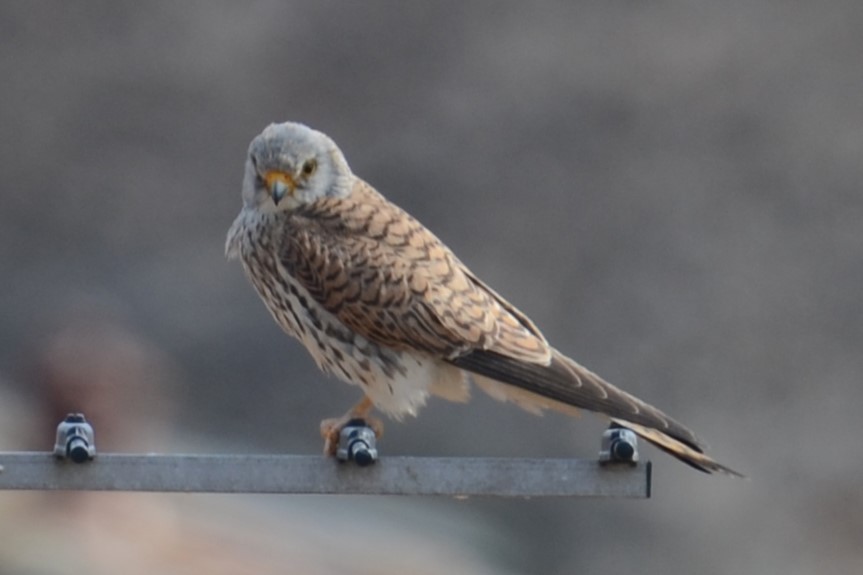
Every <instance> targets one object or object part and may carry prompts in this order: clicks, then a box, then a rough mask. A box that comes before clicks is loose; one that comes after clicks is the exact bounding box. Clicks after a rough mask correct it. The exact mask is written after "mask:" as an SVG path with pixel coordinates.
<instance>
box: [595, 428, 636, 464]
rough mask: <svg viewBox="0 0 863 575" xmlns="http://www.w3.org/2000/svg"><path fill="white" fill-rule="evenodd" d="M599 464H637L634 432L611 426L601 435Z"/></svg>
mask: <svg viewBox="0 0 863 575" xmlns="http://www.w3.org/2000/svg"><path fill="white" fill-rule="evenodd" d="M599 462H600V463H629V464H631V465H635V464H636V463H638V437H637V436H636V435H635V432H634V431H632V430H630V429H626V428H625V427H621V426H619V425H617V424H612V425H611V427H609V428H608V429H606V430H605V432H604V433H603V434H602V447H601V448H600V450H599Z"/></svg>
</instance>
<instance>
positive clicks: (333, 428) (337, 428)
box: [321, 410, 384, 456]
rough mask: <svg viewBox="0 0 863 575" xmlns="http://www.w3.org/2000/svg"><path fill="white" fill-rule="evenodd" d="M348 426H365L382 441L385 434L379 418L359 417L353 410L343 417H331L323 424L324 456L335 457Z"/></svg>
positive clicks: (382, 423)
mask: <svg viewBox="0 0 863 575" xmlns="http://www.w3.org/2000/svg"><path fill="white" fill-rule="evenodd" d="M348 425H365V426H367V427H370V428H371V430H372V431H374V433H375V437H376V438H378V439H380V438H381V437H382V436H383V434H384V422H383V421H381V420H380V419H378V418H377V417H371V416H369V415H367V414H366V415H362V416H360V415H358V414H357V413H354V411H353V410H351V411H349V412H348V413H346V414H344V415H343V416H341V417H331V418H329V419H325V420H323V421H322V422H321V437H323V438H324V455H328V456H334V455H335V454H336V451H337V450H338V448H339V439H340V437H341V433H342V430H343V429H344V428H345V427H347V426H348Z"/></svg>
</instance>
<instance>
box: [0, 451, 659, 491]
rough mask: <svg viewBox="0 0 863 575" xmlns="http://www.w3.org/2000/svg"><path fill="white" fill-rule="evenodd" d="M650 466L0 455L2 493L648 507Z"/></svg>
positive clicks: (524, 461)
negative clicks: (615, 502) (531, 500)
mask: <svg viewBox="0 0 863 575" xmlns="http://www.w3.org/2000/svg"><path fill="white" fill-rule="evenodd" d="M650 475H651V473H650V463H649V462H648V463H639V464H637V465H634V466H631V465H627V464H617V465H600V464H599V463H598V462H597V461H595V460H585V459H507V458H459V457H440V458H436V457H381V458H380V460H379V461H378V462H377V463H375V464H374V465H370V466H368V467H358V466H357V465H354V464H352V463H339V462H338V461H336V460H335V459H334V458H324V457H321V456H314V455H168V454H140V455H133V454H119V453H100V454H99V455H97V456H96V458H95V459H94V460H93V461H90V462H87V463H81V464H78V463H73V462H71V461H69V460H64V459H57V458H56V457H55V456H54V455H53V454H51V453H24V452H21V453H0V490H4V489H24V490H79V491H171V492H210V493H297V494H300V493H303V494H365V495H445V496H455V497H460V496H496V497H629V498H646V497H650Z"/></svg>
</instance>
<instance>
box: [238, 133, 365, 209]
mask: <svg viewBox="0 0 863 575" xmlns="http://www.w3.org/2000/svg"><path fill="white" fill-rule="evenodd" d="M353 179H354V176H353V174H352V173H351V169H350V167H348V163H347V162H346V161H345V158H344V156H343V155H342V152H341V150H339V148H338V146H336V144H335V142H333V141H332V140H331V139H330V138H329V137H327V136H326V135H325V134H322V133H321V132H318V131H316V130H313V129H311V128H309V127H308V126H304V125H303V124H296V123H293V122H285V123H284V124H270V125H269V126H267V127H266V128H265V129H264V131H263V132H261V133H260V134H259V135H258V136H257V137H256V138H255V139H254V140H252V143H251V145H250V146H249V155H248V158H247V160H246V174H245V178H244V180H243V202H244V203H245V205H246V206H247V207H249V208H253V209H258V210H261V211H265V212H274V211H284V210H293V209H296V208H298V207H300V206H302V205H305V204H309V203H311V202H314V201H316V200H319V199H322V198H332V197H346V196H347V195H348V194H350V192H351V187H352V185H353Z"/></svg>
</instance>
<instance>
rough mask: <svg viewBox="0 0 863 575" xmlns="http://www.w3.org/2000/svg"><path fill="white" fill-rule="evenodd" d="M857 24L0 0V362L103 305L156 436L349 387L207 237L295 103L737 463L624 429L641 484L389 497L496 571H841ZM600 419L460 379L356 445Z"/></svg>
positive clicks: (813, 13)
mask: <svg viewBox="0 0 863 575" xmlns="http://www.w3.org/2000/svg"><path fill="white" fill-rule="evenodd" d="M861 25H863V4H861V3H859V2H857V1H851V0H849V1H842V0H833V1H830V2H820V3H809V2H781V3H778V2H769V1H766V0H755V1H753V0H748V1H731V2H723V3H708V2H691V3H676V2H595V3H567V2H560V3H526V2H523V3H518V2H512V3H502V2H498V3H492V2H476V3H459V2H441V3H434V4H431V3H429V4H427V5H419V4H408V3H399V2H373V3H349V2H275V1H259V2H243V3H240V2H237V3H229V2H197V3H195V2H192V3H170V2H154V3H133V2H91V3H81V4H74V5H73V4H72V3H65V2H54V3H40V2H28V3H23V2H21V3H5V4H4V5H3V7H2V8H0V79H2V81H0V130H2V131H0V173H2V179H3V185H2V189H0V202H2V204H0V277H2V286H3V287H2V290H0V293H1V294H2V295H1V296H0V372H2V373H5V374H6V375H7V376H8V377H9V378H11V379H12V380H13V381H17V382H18V383H13V385H15V386H17V388H18V389H19V391H23V392H24V393H26V392H27V390H26V385H25V384H24V383H22V378H21V377H20V376H16V374H17V373H20V364H21V362H22V355H23V354H24V353H25V352H26V349H27V345H33V344H34V342H38V341H39V339H40V338H41V337H44V334H45V333H47V331H48V330H50V329H51V327H50V326H51V325H53V324H54V323H56V322H58V321H62V320H63V318H64V317H65V316H66V315H70V314H71V315H74V314H75V313H79V311H80V309H82V308H86V309H88V310H100V311H99V312H98V313H103V312H104V313H107V314H111V315H113V316H115V317H122V318H123V320H124V321H125V322H127V323H128V325H130V326H132V328H133V329H135V330H137V331H138V332H140V333H142V334H144V335H145V336H146V337H148V338H150V340H151V341H153V342H156V344H157V345H158V346H159V347H160V348H161V349H162V350H163V351H164V352H165V353H166V354H168V355H170V357H171V358H172V361H173V362H174V364H175V365H176V366H177V368H178V371H179V373H180V374H181V375H180V377H179V378H178V383H177V384H176V386H175V387H174V389H173V390H172V391H173V393H174V397H175V401H176V408H175V412H176V414H175V416H176V418H177V420H178V425H179V426H180V432H178V435H183V433H187V434H189V435H196V436H210V437H214V438H217V439H218V441H219V442H220V444H221V445H231V446H233V447H234V448H236V449H240V450H243V451H248V452H253V451H260V452H264V451H269V452H283V451H286V452H302V453H313V452H315V451H317V450H318V449H319V448H320V440H319V437H318V434H317V425H318V422H319V420H320V419H321V418H323V417H329V416H333V415H337V414H340V413H341V412H342V411H343V410H344V409H346V408H347V407H348V406H349V405H350V404H351V403H352V402H353V401H355V400H356V399H357V398H358V394H357V391H356V389H353V388H350V387H348V386H346V385H343V384H341V383H339V382H337V381H336V380H333V379H325V378H324V377H323V376H321V375H319V374H318V373H317V371H316V369H315V367H314V365H313V363H312V362H311V360H310V359H308V358H307V356H306V354H305V352H304V351H303V350H301V349H300V347H299V345H298V344H296V343H295V342H293V341H292V340H290V339H288V338H287V337H286V336H283V335H282V334H281V333H280V332H279V331H278V329H277V328H276V326H275V325H274V323H273V322H272V321H271V319H270V318H269V316H268V315H267V313H266V311H265V310H264V308H263V306H262V305H261V303H260V302H259V301H258V300H257V298H256V296H255V294H254V293H253V290H252V288H251V287H250V286H249V285H247V283H246V281H245V279H244V278H243V277H242V274H241V271H240V268H239V266H238V265H236V264H229V263H227V262H226V261H225V260H224V257H223V244H224V235H225V232H226V230H227V227H228V226H229V224H230V223H231V221H232V219H233V218H234V216H235V214H236V212H237V211H238V209H239V206H240V199H239V184H240V179H241V175H242V165H243V161H244V154H245V152H246V148H247V146H248V142H249V141H250V140H251V138H252V137H253V136H255V135H256V134H257V133H258V132H259V131H260V130H261V129H262V128H263V127H264V126H265V125H266V124H267V123H269V122H271V121H283V120H288V119H290V120H296V121H302V122H304V123H307V124H309V125H311V126H313V127H315V128H318V129H320V130H322V131H324V132H326V133H328V134H329V135H330V136H332V137H333V138H334V139H335V140H336V142H338V143H339V145H340V146H341V148H342V150H343V151H344V153H345V155H346V156H347V158H348V161H349V162H350V164H351V166H352V168H353V169H354V171H355V172H356V173H357V174H358V175H360V176H361V177H363V178H365V179H366V180H368V181H370V182H371V183H372V184H373V185H375V186H376V187H377V188H378V189H379V190H380V191H381V192H382V193H384V194H385V195H386V196H388V197H389V198H390V199H391V200H393V201H395V202H396V203H398V204H399V205H401V206H403V207H404V208H406V209H407V210H408V211H410V212H411V213H413V214H414V215H416V216H417V217H418V218H419V219H420V220H421V221H423V222H424V223H425V224H426V225H427V226H428V227H430V228H431V229H432V230H433V231H435V232H436V233H437V234H438V235H439V236H440V237H442V238H443V239H444V241H446V242H447V243H448V244H449V245H450V247H451V248H453V250H454V251H455V252H456V253H458V254H459V256H460V257H461V258H462V259H463V260H464V261H465V262H466V263H467V264H468V265H469V266H471V268H472V269H473V270H474V271H475V272H476V273H477V274H478V275H479V276H480V277H482V278H484V279H485V280H486V281H488V282H489V283H490V284H491V285H492V286H495V287H496V288H497V289H498V290H499V291H500V292H502V293H503V294H504V296H506V297H507V298H509V299H510V300H511V301H513V302H514V303H515V304H516V305H518V306H519V307H520V308H522V309H523V310H524V311H525V312H527V313H528V314H529V315H530V316H531V317H532V318H533V319H534V320H535V321H536V322H537V323H538V324H539V326H540V327H541V328H542V329H543V330H544V332H545V334H546V335H547V336H548V337H549V339H550V340H551V341H552V342H553V343H554V344H555V345H556V346H557V347H559V348H560V349H562V350H564V351H566V352H568V353H571V354H572V355H573V356H574V357H575V358H577V359H578V360H580V361H581V362H582V363H584V364H586V365H587V366H589V367H591V368H592V369H594V370H595V371H597V372H598V373H600V374H602V375H604V376H605V377H606V378H607V379H609V380H610V381H613V382H616V383H618V384H620V385H621V386H622V387H624V388H626V389H628V390H630V391H632V392H633V393H635V394H636V395H639V396H641V397H642V398H644V399H646V400H649V401H651V402H653V403H655V404H657V405H659V406H660V407H662V408H664V409H665V410H666V411H668V412H670V413H671V414H673V415H675V416H676V417H678V418H679V419H681V420H682V421H684V422H686V423H688V424H689V425H691V426H692V427H693V428H694V429H696V430H697V431H698V432H699V433H700V434H701V435H702V436H703V437H704V438H705V439H706V440H707V441H708V443H710V444H711V447H712V453H713V454H714V455H716V456H717V457H718V458H719V459H720V460H721V461H723V462H725V463H727V464H729V465H731V466H733V467H737V468H740V469H741V470H742V471H744V472H746V473H747V474H749V475H750V476H751V478H752V479H751V481H749V482H743V481H734V480H731V479H723V478H710V477H706V476H702V475H700V474H698V473H696V472H694V471H692V470H690V469H689V468H687V467H685V466H683V465H680V464H678V463H677V462H675V461H673V460H672V459H670V458H668V457H666V456H665V455H664V454H661V453H658V452H656V451H654V450H649V449H648V448H645V450H644V451H645V453H644V455H645V456H647V457H649V458H651V459H653V460H654V462H655V464H656V465H655V488H654V498H653V499H652V500H650V501H647V502H643V501H642V502H633V501H612V502H608V501H561V502H542V501H524V502H522V501H515V502H496V501H482V500H473V501H466V502H448V501H438V502H436V501H422V502H414V501H409V500H403V501H401V502H396V503H392V502H387V503H385V505H386V506H387V507H388V508H390V509H392V506H393V505H396V506H398V505H403V506H404V507H405V509H407V508H409V507H410V508H411V509H414V508H416V507H419V508H420V509H422V508H423V506H426V507H427V508H429V509H433V510H434V513H435V514H440V513H442V512H443V513H444V516H445V517H447V518H448V519H443V520H441V521H440V522H439V529H440V531H441V532H442V533H444V532H447V531H451V530H453V529H455V526H457V525H458V524H460V523H462V522H479V523H480V524H482V525H484V526H485V527H484V528H483V529H481V530H479V533H480V535H477V534H476V533H474V535H472V536H471V537H474V538H475V540H467V541H464V542H463V544H465V545H468V546H475V547H476V548H477V549H478V550H479V553H480V554H481V555H482V556H483V557H484V558H485V559H484V560H485V561H487V563H488V564H489V565H491V566H492V568H493V569H495V570H497V571H499V572H509V573H572V572H576V571H578V572H584V573H602V572H612V571H620V572H632V571H636V570H637V571H638V572H640V573H694V572H698V573H703V574H714V573H716V574H719V573H787V574H790V573H801V574H802V573H813V572H827V571H832V572H837V573H838V572H845V573H849V572H854V571H856V570H859V569H860V567H861V565H863V551H861V545H860V542H861V541H863V519H861V517H863V497H861V489H860V479H859V478H860V474H861V471H863V462H861V457H860V455H861V450H860V448H859V446H858V441H859V440H858V437H857V436H858V435H859V423H858V421H859V420H858V417H859V416H858V413H859V407H860V405H861V401H863V392H861V385H860V374H861V372H863V356H861V353H860V350H861V347H863V346H861V342H863V322H861V318H863V303H861V297H860V293H861V284H863V266H861V263H863V233H861V220H863V194H861V190H860V182H861V178H863V162H861V161H860V155H861V150H863V105H861V97H860V94H861V93H863V68H861V56H863V54H861V50H863V39H861V38H863V35H861V33H860V30H861ZM480 395H481V394H480ZM601 430H602V424H601V423H600V422H599V421H598V420H595V419H593V418H591V417H584V418H581V419H579V420H568V419H566V418H564V417H562V416H557V415H549V416H546V417H545V418H542V419H537V418H533V417H532V416H530V415H527V414H523V413H521V412H519V411H517V410H516V409H514V408H512V407H509V406H503V405H500V404H497V403H496V402H494V401H492V400H490V399H488V398H486V397H480V396H479V395H478V396H477V397H475V399H474V400H473V402H472V403H470V404H468V405H467V406H462V405H454V404H444V403H442V402H440V401H432V402H431V403H430V404H429V405H428V407H427V408H426V409H425V410H424V411H423V412H421V414H420V417H419V418H418V419H416V420H409V421H405V422H403V423H401V424H400V423H395V422H390V423H389V425H388V428H387V431H388V433H387V436H386V437H385V438H384V441H383V443H382V446H381V447H382V449H383V450H384V451H385V452H387V453H392V454H396V453H400V454H401V453H403V454H408V453H410V454H435V455H512V456H519V455H525V456H537V455H539V456H544V455H548V456H592V455H593V454H594V453H595V451H596V448H597V445H598V437H599V433H600V432H601ZM345 504H346V505H350V503H348V502H346V503H345ZM382 504H383V503H382ZM417 516H418V515H417V514H411V515H405V517H410V518H411V519H410V520H408V519H404V520H401V521H403V524H402V525H399V528H400V529H404V530H411V529H413V528H414V522H415V521H416V517H417ZM419 516H421V515H419ZM389 517H390V518H389V520H390V521H394V522H399V521H400V519H399V517H400V516H399V515H398V513H395V514H391V515H390V516H389ZM482 533H485V535H482ZM442 536H443V535H442ZM381 545H382V550H383V551H385V552H388V553H395V552H397V550H396V549H387V547H386V542H381Z"/></svg>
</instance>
